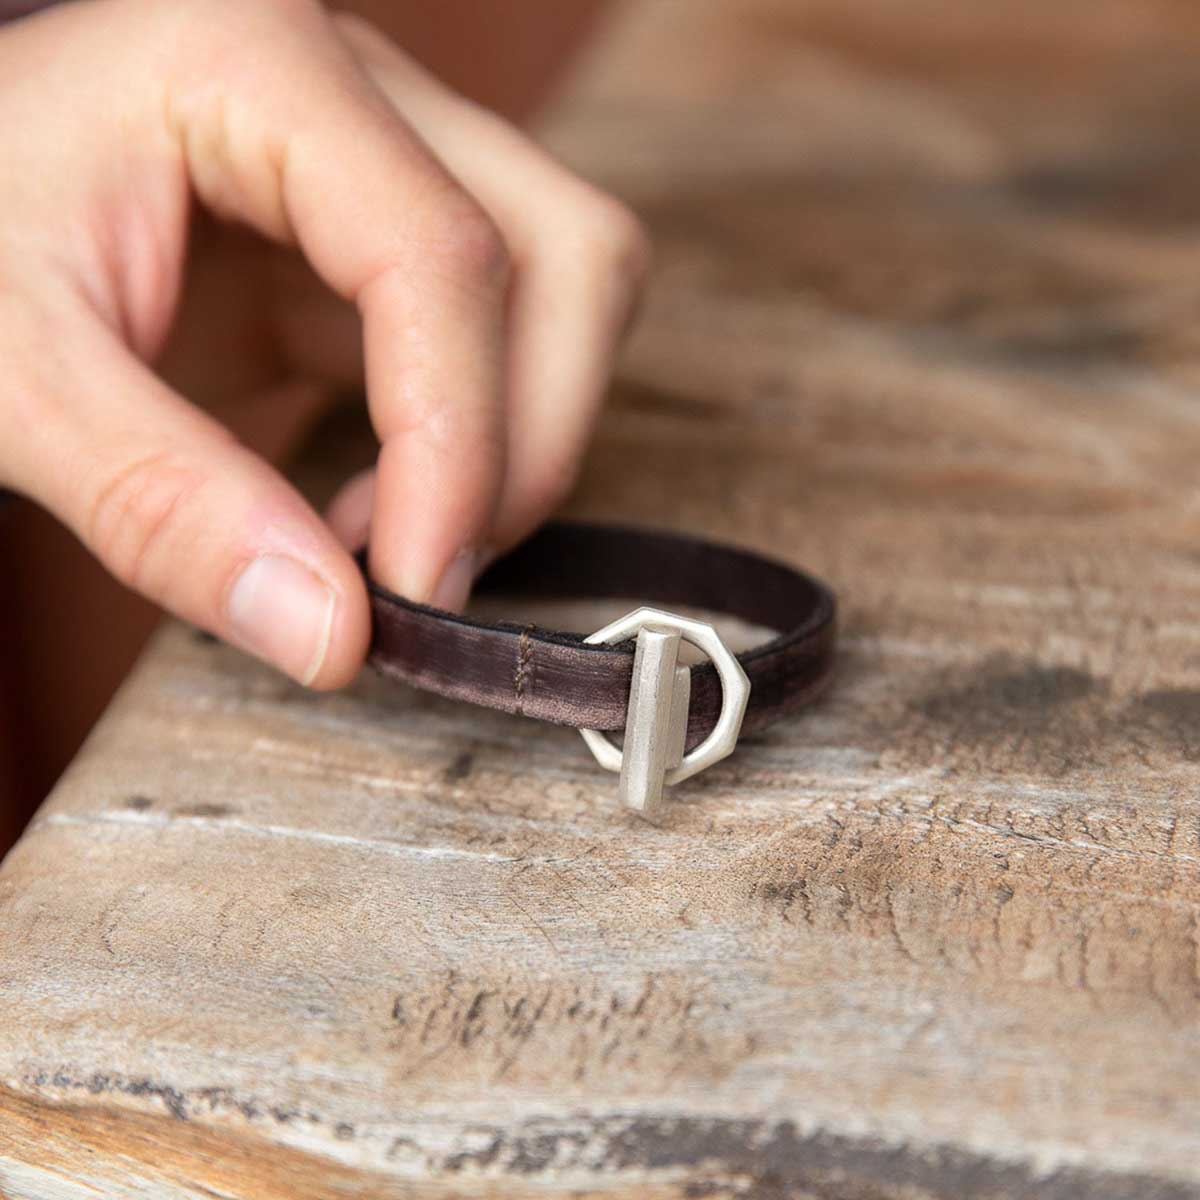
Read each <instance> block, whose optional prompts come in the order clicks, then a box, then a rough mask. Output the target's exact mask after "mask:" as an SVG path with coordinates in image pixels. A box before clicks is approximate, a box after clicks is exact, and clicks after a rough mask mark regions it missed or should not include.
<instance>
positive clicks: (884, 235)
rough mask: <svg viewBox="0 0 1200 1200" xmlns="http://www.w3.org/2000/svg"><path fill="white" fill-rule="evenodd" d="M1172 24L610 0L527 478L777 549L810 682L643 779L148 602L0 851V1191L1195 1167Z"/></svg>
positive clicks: (1094, 1183) (559, 1186)
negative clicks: (644, 228) (616, 201)
mask: <svg viewBox="0 0 1200 1200" xmlns="http://www.w3.org/2000/svg"><path fill="white" fill-rule="evenodd" d="M1198 20H1200V17H1198V13H1197V10H1193V9H1192V8H1191V7H1188V6H1183V5H1168V4H1161V5H1158V4H1150V3H1147V4H1140V5H1133V4H1116V3H1107V2H1104V0H1100V2H1094V3H1088V4H1086V5H1084V4H1077V3H1067V4H1058V5H1048V4H1044V3H1039V4H1035V3H1015V4H1005V5H991V6H987V5H983V4H982V3H980V4H975V3H970V4H965V5H964V4H961V3H957V2H953V0H945V3H940V2H939V3H922V4H917V5H914V4H911V3H899V2H898V0H897V2H895V3H892V2H889V0H875V2H874V3H869V4H867V3H864V4H857V5H853V6H846V5H842V4H841V3H839V2H836V0H829V2H828V3H826V4H821V5H800V4H790V3H786V2H785V0H778V2H774V3H766V2H760V0H755V2H754V3H749V2H743V0H738V2H736V3H735V2H734V0H729V2H728V3H723V4H722V3H712V2H710V0H703V2H701V0H688V2H687V3H686V4H684V3H665V2H664V3H658V4H654V5H641V6H634V8H633V10H632V11H631V12H630V13H629V14H628V15H627V16H626V17H625V19H624V20H623V21H622V22H621V23H620V24H619V25H618V26H617V27H616V28H615V29H614V31H613V34H612V37H611V39H610V41H609V44H608V45H607V46H606V47H605V48H604V49H603V52H602V53H601V54H600V55H599V56H598V58H597V60H596V62H595V63H594V64H593V66H592V69H591V71H590V73H589V74H588V75H587V77H586V78H585V79H584V80H583V81H582V82H581V83H580V85H579V87H578V89H577V91H576V93H575V95H574V97H573V99H572V101H571V103H570V104H568V105H567V106H566V107H565V108H564V110H563V112H562V113H561V115H560V116H559V118H558V119H557V120H556V122H555V123H554V125H553V127H552V129H551V130H550V136H551V138H552V140H553V142H554V144H555V145H557V146H558V147H560V148H561V149H562V150H563V151H564V153H566V154H567V155H568V156H569V157H570V158H572V159H573V160H574V161H576V162H577V163H579V164H580V165H581V166H583V167H585V168H586V169H588V170H591V171H593V172H594V173H596V174H597V175H599V176H601V177H604V178H607V179H609V180H610V181H613V182H614V183H615V184H616V185H617V186H619V187H620V188H621V189H622V190H623V191H624V192H625V193H626V194H627V195H629V196H630V197H631V198H632V199H633V200H634V201H635V202H636V203H638V204H639V206H640V207H641V208H642V210H643V211H644V212H645V213H646V214H647V215H648V217H649V218H650V219H651V220H652V222H653V223H654V226H655V229H656V232H657V233H658V235H659V237H660V243H661V246H662V252H661V258H662V264H661V272H660V277H659V282H658V285H657V287H656V290H655V293H654V296H653V297H652V300H651V302H650V304H649V306H648V310H647V314H646V321H645V325H644V328H643V330H642V332H641V334H640V335H639V337H638V339H637V341H636V343H635V345H634V347H633V348H632V350H631V353H630V355H629V360H628V365H627V368H626V370H625V373H624V378H623V382H622V384H621V385H620V386H619V387H618V389H617V391H616V395H615V398H614V403H613V407H612V410H611V412H610V414H609V415H608V417H607V419H606V422H605V425H604V428H603V430H602V432H601V436H600V439H599V442H598V445H597V447H596V451H595V454H594V456H593V459H592V462H591V465H590V468H589V471H588V474H587V478H586V481H585V486H584V488H583V492H582V495H581V498H580V500H579V503H578V505H577V507H578V509H579V511H581V512H584V513H587V514H596V515H604V516H611V517H632V518H641V519H654V520H666V521H669V522H670V523H672V524H674V525H677V526H680V527H683V528H687V529H693V530H703V531H707V532H710V533H713V534H715V535H718V536H728V537H732V538H736V539H738V540H741V541H746V542H749V543H752V544H756V545H758V546H760V547H763V548H765V549H768V550H771V551H774V552H776V553H782V554H785V555H787V556H790V557H792V558H794V559H796V560H797V561H800V562H803V563H805V564H807V565H809V566H811V567H812V568H814V569H815V570H817V571H819V572H821V573H822V574H824V575H825V576H826V577H828V578H829V579H830V580H831V581H832V582H833V583H834V584H835V585H836V586H837V587H838V588H839V590H840V591H841V593H842V597H843V600H844V612H845V654H844V658H843V661H842V666H841V673H840V677H839V680H838V682H837V685H836V687H835V688H834V690H833V691H832V692H831V693H830V695H829V696H828V698H827V699H826V700H825V701H824V702H823V703H822V704H821V705H820V706H819V707H818V708H817V709H816V710H815V711H813V712H812V713H810V714H809V715H806V716H804V717H801V718H799V719H796V720H793V721H790V722H788V723H787V724H785V725H783V726H781V727H779V728H778V729H776V730H774V731H772V732H771V733H770V734H769V735H767V736H764V737H761V738H757V739H755V740H754V741H753V742H752V743H750V744H745V745H744V746H743V747H742V748H741V750H740V751H739V753H738V754H737V755H736V756H735V757H734V758H733V759H731V760H729V761H728V762H727V763H725V764H722V765H721V766H720V767H718V768H715V769H713V770H712V771H710V772H709V773H708V774H707V775H705V776H704V777H702V778H701V779H699V780H697V781H696V782H695V783H694V784H691V785H688V786H687V787H686V788H685V789H684V790H683V791H681V792H680V793H679V794H678V796H677V803H676V805H675V806H674V807H673V808H672V809H671V811H670V815H669V816H668V817H667V818H666V820H665V821H664V823H663V825H662V826H661V827H660V828H654V827H651V826H649V825H646V824H643V823H641V822H639V821H638V820H637V819H635V818H631V817H627V816H625V815H623V814H621V813H620V812H618V811H615V809H614V807H613V795H614V781H613V779H612V778H611V777H607V776H601V775H599V774H597V772H596V771H595V770H594V768H593V766H592V764H591V761H590V757H589V755H588V754H587V751H586V750H585V748H584V747H583V745H582V743H581V742H580V740H579V739H578V738H577V737H576V736H575V735H574V734H572V733H570V732H569V731H562V730H555V729H551V728H548V727H543V726H539V725H535V724H532V723H526V722H523V721H521V720H520V719H517V718H508V717H504V716H500V715H496V714H489V713H483V712H479V711H476V710H472V709H467V708H462V707H459V706H457V705H454V704H450V703H445V702H441V701H438V700H433V699H430V698H428V697H424V696H420V695H417V694H414V693H410V692H406V691H403V690H401V689H398V688H396V687H393V686H389V685H387V684H385V683H384V682H382V681H381V680H379V679H377V678H374V677H370V676H367V677H364V678H363V679H362V680H361V681H360V682H359V683H358V684H357V685H356V686H355V687H353V688H352V689H350V690H349V691H347V692H345V693H343V694H340V695H335V696H328V697H318V696H314V695H308V694H305V693H303V692H302V691H301V690H299V689H297V688H294V687H292V686H290V685H289V684H287V683H285V682H284V681H282V680H280V679H279V678H277V677H276V676H274V675H272V674H271V673H270V672H268V671H267V670H265V669H262V668H259V667H257V666H255V665H253V664H251V663H250V662H248V661H246V660H245V659H244V658H242V657H240V656H239V655H238V654H236V653H235V652H234V651H232V650H228V649H225V648H223V647H221V646H219V645H216V644H213V643H211V642H210V641H207V640H204V639H202V638H199V637H197V636H196V635H194V634H192V633H190V632H188V631H186V630H184V629H181V628H178V627H174V628H170V629H168V630H167V631H166V632H165V633H164V634H163V635H162V636H161V637H160V638H159V640H158V641H157V642H156V644H155V645H154V647H153V649H152V651H151V652H150V653H149V654H148V656H147V657H146V659H145V661H144V663H143V664H142V666H141V667H140V669H139V670H138V672H137V674H136V675H135V677H134V678H133V679H132V680H131V682H130V683H129V685H128V686H127V688H126V689H125V691H124V692H123V693H122V695H121V696H120V697H119V700H118V702H117V703H116V704H115V705H114V707H113V708H112V710H111V712H110V713H109V715H108V717H107V718H106V720H105V721H104V722H103V724H102V725H101V727H100V728H99V729H98V730H97V732H96V734H95V735H94V737H93V738H92V739H91V741H90V743H89V744H88V746H87V748H86V750H85V752H84V753H83V754H82V755H81V756H80V758H79V760H78V761H77V763H76V764H75V766H74V768H73V769H72V771H71V772H70V774H69V776H68V777H67V778H66V779H64V780H63V782H62V784H61V786H60V787H59V789H58V790H57V792H56V793H55V795H54V796H53V797H52V798H51V799H50V801H49V802H48V803H47V804H46V806H45V807H44V809H43V811H42V813H41V814H40V816H39V818H38V820H37V821H36V823H35V825H34V826H33V827H32V828H31V829H30V831H29V832H28V833H27V834H26V836H25V838H24V840H23V841H22V842H21V843H20V844H19V845H18V847H17V848H16V849H15V850H14V851H13V853H12V854H11V855H10V857H9V858H8V860H7V861H6V863H5V864H4V867H3V870H2V872H0V1079H2V1080H3V1091H2V1092H0V1193H2V1194H3V1195H4V1196H6V1197H9V1198H11V1200H16V1198H21V1200H26V1198H36V1200H51V1198H53V1200H59V1198H68V1197H69V1198H70V1200H82V1198H84V1197H95V1196H105V1197H117V1198H124V1197H135V1196H136V1197H170V1198H181V1200H182V1198H185V1197H186V1198H188V1200H192V1198H198V1197H211V1196H222V1197H239V1198H241V1197H253V1198H255V1200H264V1198H265V1200H271V1198H275V1197H279V1198H282V1197H288V1198H289V1200H296V1198H314V1200H315V1198H317V1197H321V1198H328V1197H367V1196H370V1197H384V1196H410V1195H411V1196H418V1197H451V1196H496V1197H518V1196H520V1197H525V1196H527V1197H533V1196H567V1195H571V1196H627V1197H649V1198H653V1197H684V1196H728V1197H733V1196H754V1197H760V1196H761V1197H783V1196H796V1197H821V1198H823V1200H851V1198H866V1197H872V1198H884V1197H894V1198H897V1200H899V1198H900V1197H905V1198H914V1197H938V1198H943V1200H957V1198H961V1197H997V1198H999V1197H1015V1196H1022V1197H1024V1196H1038V1197H1050V1198H1054V1200H1064V1198H1067V1197H1071V1198H1084V1197H1086V1198H1088V1200H1113V1198H1116V1197H1130V1198H1133V1197H1137V1198H1138V1200H1167V1198H1169V1200H1182V1198H1184V1197H1197V1196H1200V1082H1198V1077H1197V1071H1196V1064H1197V1062H1198V1061H1200V1058H1198V1055H1200V1036H1198V1031H1200V1027H1198V1024H1197V1018H1198V1014H1200V976H1198V957H1200V924H1198V920H1197V914H1198V912H1200V874H1198V868H1200V805H1198V804H1197V800H1198V792H1200V729H1198V725H1200V537H1198V535H1200V507H1198V505H1197V496H1198V494H1200V493H1198V492H1197V478H1198V463H1197V459H1198V457H1200V456H1198V454H1197V450H1198V447H1200V397H1198V395H1197V383H1198V374H1200V351H1198V349H1197V343H1196V337H1195V333H1194V330H1195V328H1196V323H1197V317H1198V316H1200V304H1198V301H1200V236H1197V228H1198V226H1197V224H1196V218H1197V217H1198V216H1200V154H1198V153H1197V151H1198V150H1200V147H1198V146H1197V145H1196V143H1197V137H1196V135H1195V132H1194V130H1195V128H1196V123H1197V121H1200V104H1198V103H1197V101H1200V65H1198V64H1200V58H1197V56H1196V54H1195V48H1196V45H1197V34H1198V33H1200V28H1198V25H1197V22H1198ZM336 445H337V446H339V447H340V449H338V450H337V452H336V453H334V451H333V447H334V446H335V442H332V441H330V440H328V439H327V440H326V441H325V442H324V447H325V450H326V454H325V458H324V460H323V462H322V464H321V466H320V468H319V470H318V471H317V476H315V477H314V486H315V487H317V488H320V487H321V486H323V481H327V479H328V477H330V475H331V473H333V468H334V467H336V466H338V465H344V464H346V463H349V462H351V461H352V460H354V459H355V458H356V457H357V456H358V455H359V454H360V453H361V447H358V446H357V443H356V442H355V440H354V439H353V438H350V437H347V439H346V442H345V445H344V446H341V443H336ZM343 450H344V453H343ZM331 460H337V461H336V462H334V461H331Z"/></svg>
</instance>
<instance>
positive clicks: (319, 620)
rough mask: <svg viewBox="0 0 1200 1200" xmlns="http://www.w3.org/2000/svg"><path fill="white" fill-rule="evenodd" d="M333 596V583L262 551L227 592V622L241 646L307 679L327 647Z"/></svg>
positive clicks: (313, 674) (309, 680)
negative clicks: (259, 556) (329, 583)
mask: <svg viewBox="0 0 1200 1200" xmlns="http://www.w3.org/2000/svg"><path fill="white" fill-rule="evenodd" d="M336 602H337V597H336V596H335V595H334V592H333V589H332V588H330V587H329V585H328V584H326V583H325V582H324V581H323V580H322V579H320V578H319V577H318V576H316V575H314V574H313V572H312V571H310V570H309V569H308V568H307V567H305V566H302V565H301V564H300V563H298V562H297V561H296V560H295V559H293V558H284V557H282V556H280V555H277V554H264V555H263V556H262V557H261V558H256V559H255V560H254V561H253V562H252V563H250V564H249V565H248V566H247V567H245V569H244V570H243V571H242V573H241V574H240V575H239V576H238V578H237V582H236V583H234V585H233V589H232V591H230V593H229V606H228V613H229V625H230V628H231V629H232V631H233V635H234V638H235V639H236V640H237V641H238V643H239V644H240V645H241V646H242V647H244V648H245V649H246V650H249V651H250V652H251V653H252V654H257V655H258V656H259V657H260V658H265V659H266V660H267V661H268V662H271V663H274V664H275V666H277V667H279V669H280V670H282V671H286V672H287V673H288V674H289V675H291V676H292V678H293V679H298V680H299V681H300V682H301V683H303V684H309V683H312V681H313V680H314V679H315V678H316V677H317V672H318V671H320V669H321V664H322V663H323V662H324V661H325V653H326V651H327V650H328V649H329V635H330V632H331V631H332V629H333V610H334V607H335V605H336Z"/></svg>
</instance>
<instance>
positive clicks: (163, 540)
mask: <svg viewBox="0 0 1200 1200" xmlns="http://www.w3.org/2000/svg"><path fill="white" fill-rule="evenodd" d="M205 482H206V480H205V477H204V476H203V475H202V474H201V473H200V472H199V471H198V470H197V469H195V468H194V467H190V466H188V465H186V464H184V463H183V462H181V461H179V459H178V458H177V456H176V455H175V454H173V453H172V452H171V451H169V450H167V451H159V452H156V453H153V454H149V455H146V456H145V457H143V458H140V459H138V460H136V461H135V462H133V463H130V464H128V465H126V466H125V467H123V468H121V470H119V471H118V472H117V473H116V474H115V475H113V476H112V477H111V478H110V479H108V480H107V481H106V482H105V483H104V485H103V486H102V487H101V488H100V489H99V490H98V491H97V492H96V494H95V496H94V497H93V498H92V501H91V504H90V508H89V514H88V525H87V533H86V537H87V541H88V543H89V544H90V545H91V547H92V548H93V550H94V551H95V553H96V554H97V555H98V556H99V558H100V559H101V561H102V562H104V564H105V565H106V566H107V567H108V568H109V570H111V571H112V572H113V574H114V575H116V576H117V577H118V578H119V579H121V580H122V581H123V582H125V583H127V584H129V585H130V586H131V587H134V588H137V589H139V590H148V584H149V582H150V578H151V575H152V573H153V564H154V563H155V562H156V561H157V560H159V559H160V558H161V557H162V556H163V554H164V553H165V552H166V551H167V550H168V548H169V546H170V543H171V542H172V540H173V537H174V535H175V534H176V533H177V527H178V525H179V523H180V516H181V513H183V512H185V511H186V510H187V509H188V508H189V507H191V505H192V504H193V502H194V499H195V497H196V495H197V494H198V493H199V492H200V491H201V490H202V489H203V487H204V486H205Z"/></svg>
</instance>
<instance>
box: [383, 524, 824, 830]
mask: <svg viewBox="0 0 1200 1200" xmlns="http://www.w3.org/2000/svg"><path fill="white" fill-rule="evenodd" d="M368 590H369V593H370V597H371V609H372V617H373V625H374V629H373V636H372V643H371V651H370V658H369V661H370V662H371V663H372V665H373V666H375V667H376V668H377V669H378V670H379V671H380V672H381V673H382V674H384V675H386V676H389V677H391V678H395V679H400V680H403V681H404V682H405V683H409V684H412V685H414V686H416V687H418V688H422V689H424V690H426V691H430V692H435V693H436V694H438V695H440V696H447V697H450V698H452V699H455V700H466V701H470V702H471V703H474V704H482V705H486V706H487V707H489V708H497V709H501V710H502V711H504V712H509V713H520V714H523V715H525V716H530V717H538V718H540V719H541V720H544V721H552V722H554V723H556V724H560V725H570V726H574V727H575V728H577V729H580V730H581V731H582V732H583V733H584V737H585V739H586V740H587V741H588V744H589V746H591V748H592V750H593V752H594V753H595V754H596V757H597V759H598V760H599V762H600V764H601V766H604V767H607V768H609V769H612V770H619V771H620V772H621V787H620V792H621V797H622V801H623V802H624V803H625V805H626V806H627V807H630V808H633V809H636V810H638V811H640V812H643V813H649V812H651V811H652V810H653V809H654V808H656V806H657V805H658V803H659V801H660V799H661V796H662V789H663V785H664V784H672V783H677V782H680V781H681V780H683V779H686V778H688V777H689V776H691V775H694V774H695V773H696V772H697V771H700V770H703V769H704V768H705V767H707V766H710V765H712V763H714V762H717V761H719V760H720V759H721V758H724V757H725V756H726V755H727V754H729V753H730V752H731V751H732V750H733V748H734V745H735V744H736V742H737V738H738V735H739V733H740V732H743V731H744V732H753V731H756V730H760V729H763V728H765V727H766V726H767V725H769V724H770V723H771V722H772V721H774V720H776V719H778V718H779V717H781V716H783V715H784V714H786V713H790V712H793V711H795V710H796V709H798V708H800V707H801V706H803V705H805V704H807V703H808V702H809V701H810V700H812V699H813V698H814V697H815V696H816V695H817V694H818V693H819V692H820V691H821V690H822V689H823V688H824V686H825V685H826V683H827V682H828V681H829V677H830V673H831V669H832V666H833V655H834V643H835V640H836V602H835V600H834V596H833V593H832V592H831V591H830V590H829V588H827V587H826V586H825V585H824V584H823V583H821V582H820V581H819V580H817V579H814V578H813V577H812V576H810V575H806V574H804V573H803V572H801V571H797V570H795V569H793V568H791V567H788V566H785V565H784V564H782V563H779V562H775V561H772V560H770V559H767V558H763V557H760V556H759V555H757V554H751V553H748V552H746V551H743V550H738V549H734V548H733V547H729V546H722V545H717V544H715V543H712V542H707V541H701V540H698V539H695V538H691V537H685V536H682V535H679V534H674V533H664V532H659V531H654V530H648V529H630V528H620V527H615V526H604V525H593V524H576V523H569V522H556V523H553V524H550V525H547V526H545V527H543V528H542V529H541V530H540V531H539V532H538V533H536V534H534V536H533V537H531V538H530V539H529V540H528V541H526V542H524V543H523V544H521V545H520V546H518V547H517V548H516V549H515V550H513V551H511V552H510V553H509V554H507V555H506V556H505V557H504V558H501V559H499V560H497V561H496V562H495V563H493V564H492V566H491V567H490V568H489V569H488V570H487V571H486V572H485V573H484V574H483V575H482V576H481V577H480V579H479V581H478V582H477V584H476V587H475V591H476V594H477V595H478V594H486V593H501V594H504V595H505V596H508V597H514V598H519V597H523V596H537V597H555V598H565V597H586V598H589V599H591V598H597V599H621V598H625V599H644V600H650V601H653V602H654V603H655V604H667V605H671V604H678V605H686V606H688V607H689V608H700V609H705V610H711V611H714V612H721V613H727V614H729V615H732V616H735V617H738V618H740V619H742V620H743V621H748V622H750V623H751V624H753V625H756V626H765V627H767V628H770V629H775V630H780V631H781V632H780V633H779V634H778V636H776V637H774V638H772V639H770V640H769V641H767V642H765V643H763V644H762V645H759V646H756V647H754V648H753V649H750V650H745V651H743V652H742V653H740V654H738V655H736V656H735V655H734V654H733V653H732V652H731V651H730V650H729V649H728V648H727V647H726V646H725V644H724V642H723V641H722V640H721V638H720V637H719V636H718V634H717V633H716V631H715V630H714V629H713V628H712V626H711V625H707V624H705V623H703V622H700V621H695V620H692V619H690V618H686V617H681V616H679V615H678V614H676V613H671V612H667V611H664V610H662V609H658V608H640V609H635V610H634V611H633V612H631V613H629V614H627V615H626V616H625V617H622V618H621V619H620V620H618V621H614V622H613V623H612V624H611V625H607V626H605V627H604V629H601V630H599V631H598V632H597V633H595V634H592V635H590V636H589V637H584V636H582V635H580V634H575V633H561V632H555V631H552V630H547V629H541V628H539V627H537V626H536V625H520V624H514V623H510V622H507V621H501V622H496V623H488V622H485V621H481V620H477V619H474V618H472V617H469V616H468V617H464V616H457V615H455V614H452V613H447V612H442V611H440V610H438V609H435V608H430V607H428V606H427V605H423V604H414V603H412V602H411V601H408V600H405V599H403V598H402V597H400V596H397V595H395V594H394V593H393V592H390V591H388V589H387V588H385V587H382V586H381V585H380V584H378V583H375V582H372V581H370V580H369V579H368ZM681 640H682V641H686V642H690V643H692V644H693V645H696V646H698V647H699V648H700V649H701V650H702V651H703V652H704V653H705V654H707V656H708V661H707V662H704V663H701V664H697V665H694V666H691V667H684V666H681V665H679V663H678V662H677V656H678V651H679V643H680V641H681ZM621 732H623V733H624V735H625V736H624V747H623V749H621V748H618V747H617V746H616V745H614V744H613V743H612V742H611V741H610V740H609V739H608V737H607V736H606V735H608V734H611V733H621Z"/></svg>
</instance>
